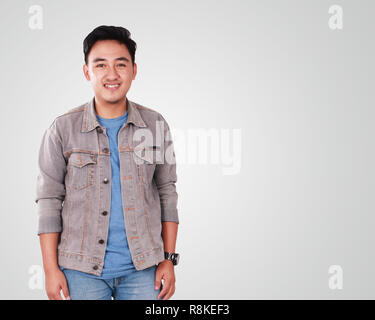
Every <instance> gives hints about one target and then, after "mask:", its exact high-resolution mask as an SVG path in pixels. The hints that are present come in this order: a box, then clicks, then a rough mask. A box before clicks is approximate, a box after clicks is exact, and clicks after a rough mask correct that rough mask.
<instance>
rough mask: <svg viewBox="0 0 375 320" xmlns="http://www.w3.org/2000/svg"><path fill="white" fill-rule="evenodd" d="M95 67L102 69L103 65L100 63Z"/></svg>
mask: <svg viewBox="0 0 375 320" xmlns="http://www.w3.org/2000/svg"><path fill="white" fill-rule="evenodd" d="M96 67H97V68H103V67H104V64H102V63H100V64H97V65H96Z"/></svg>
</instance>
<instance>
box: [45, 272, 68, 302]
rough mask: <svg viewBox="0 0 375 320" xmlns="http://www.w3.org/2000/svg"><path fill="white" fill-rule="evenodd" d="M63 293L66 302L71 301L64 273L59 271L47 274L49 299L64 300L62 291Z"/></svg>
mask: <svg viewBox="0 0 375 320" xmlns="http://www.w3.org/2000/svg"><path fill="white" fill-rule="evenodd" d="M61 290H62V291H63V294H64V297H65V299H66V300H70V296H69V290H68V284H67V282H66V278H65V275H64V273H63V272H62V271H61V270H60V269H59V268H57V269H54V270H52V271H49V272H46V291H47V296H48V299H50V300H63V298H62V297H61V294H60V291H61Z"/></svg>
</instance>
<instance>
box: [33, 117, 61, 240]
mask: <svg viewBox="0 0 375 320" xmlns="http://www.w3.org/2000/svg"><path fill="white" fill-rule="evenodd" d="M38 165H39V174H38V177H37V184H36V199H35V202H36V204H37V213H38V235H40V234H41V233H49V232H61V230H62V223H61V209H62V205H63V201H64V199H65V183H64V181H65V174H66V162H65V158H64V156H63V148H62V143H61V139H60V138H59V137H58V135H57V133H56V126H55V122H54V123H53V124H52V125H51V126H50V127H49V128H48V129H47V130H46V131H45V133H44V135H43V138H42V143H41V146H40V149H39V158H38Z"/></svg>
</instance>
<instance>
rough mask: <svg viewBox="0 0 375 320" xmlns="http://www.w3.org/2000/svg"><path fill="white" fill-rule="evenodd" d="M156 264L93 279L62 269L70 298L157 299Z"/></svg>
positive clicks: (158, 291)
mask: <svg viewBox="0 0 375 320" xmlns="http://www.w3.org/2000/svg"><path fill="white" fill-rule="evenodd" d="M155 271H156V266H153V267H150V268H147V269H144V270H139V271H136V270H135V269H131V270H129V273H128V274H125V275H124V276H122V277H118V278H112V279H95V278H90V277H87V276H85V275H84V274H82V272H80V271H76V270H72V269H64V270H63V272H64V274H65V278H66V281H67V283H68V288H69V294H70V298H71V299H72V300H111V297H113V299H114V300H158V298H157V296H158V294H159V293H160V291H161V289H162V285H161V286H160V288H159V290H155Z"/></svg>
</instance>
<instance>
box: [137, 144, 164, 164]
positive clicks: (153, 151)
mask: <svg viewBox="0 0 375 320" xmlns="http://www.w3.org/2000/svg"><path fill="white" fill-rule="evenodd" d="M160 150H161V148H160V146H145V145H141V146H136V147H135V148H134V154H135V155H136V156H137V157H136V158H138V159H135V160H136V161H139V164H140V163H142V160H143V161H145V162H147V163H150V164H153V163H157V162H160V161H161V153H160ZM137 163H138V162H137Z"/></svg>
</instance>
